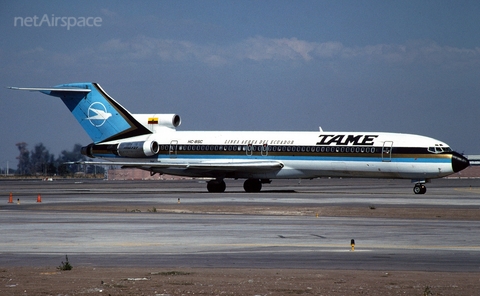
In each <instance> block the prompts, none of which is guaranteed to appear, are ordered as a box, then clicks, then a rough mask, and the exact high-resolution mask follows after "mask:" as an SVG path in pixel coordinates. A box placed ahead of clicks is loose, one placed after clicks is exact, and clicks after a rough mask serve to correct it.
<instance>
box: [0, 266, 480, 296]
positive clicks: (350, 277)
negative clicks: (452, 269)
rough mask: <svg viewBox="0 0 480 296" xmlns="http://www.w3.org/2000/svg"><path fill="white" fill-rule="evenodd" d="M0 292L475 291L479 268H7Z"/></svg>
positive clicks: (478, 290) (1, 272) (0, 276)
mask: <svg viewBox="0 0 480 296" xmlns="http://www.w3.org/2000/svg"><path fill="white" fill-rule="evenodd" d="M0 282H1V286H0V294H1V295H55V296H59V295H479V293H480V273H444V272H403V271H393V272H390V271H362V270H356V271H352V270H298V269H275V270H274V269H216V268H199V269H197V268H195V269H186V268H180V269H174V270H173V269H161V268H159V269H148V268H94V267H82V266H79V267H75V266H74V267H73V269H72V270H69V271H60V270H57V269H56V268H55V267H43V268H38V267H35V268H32V267H12V268H3V269H0Z"/></svg>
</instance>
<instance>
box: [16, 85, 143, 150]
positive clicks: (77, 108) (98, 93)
mask: <svg viewBox="0 0 480 296" xmlns="http://www.w3.org/2000/svg"><path fill="white" fill-rule="evenodd" d="M11 89H17V90H29V91H40V92H42V93H44V94H47V95H50V96H54V97H59V98H60V99H62V101H63V102H64V103H65V105H66V106H67V108H68V109H69V110H70V111H71V112H72V114H73V116H75V118H76V119H77V121H78V122H79V123H80V124H81V125H82V127H83V129H84V130H85V131H86V132H87V134H88V135H89V136H90V138H91V139H92V140H93V142H94V143H101V142H106V141H112V140H118V139H123V138H128V137H134V136H140V135H145V134H151V133H152V132H151V131H150V130H148V129H147V128H146V127H145V126H143V125H142V124H140V123H139V122H138V121H137V120H136V119H135V118H134V117H133V116H132V114H131V113H130V112H128V110H127V109H125V108H124V107H123V106H122V105H120V104H119V103H117V102H116V101H115V100H114V99H113V98H111V97H110V96H109V95H108V94H107V93H106V92H105V91H104V90H103V89H102V88H101V87H100V85H99V84H98V83H70V84H62V85H57V86H55V87H11Z"/></svg>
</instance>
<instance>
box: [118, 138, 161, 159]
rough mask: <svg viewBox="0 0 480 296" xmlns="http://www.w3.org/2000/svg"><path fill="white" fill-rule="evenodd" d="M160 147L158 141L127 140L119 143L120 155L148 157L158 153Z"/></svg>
mask: <svg viewBox="0 0 480 296" xmlns="http://www.w3.org/2000/svg"><path fill="white" fill-rule="evenodd" d="M159 149H160V147H159V145H158V143H157V142H156V141H143V142H142V141H140V142H125V143H120V144H118V148H117V153H118V156H123V157H147V156H153V155H155V154H157V153H158V151H159Z"/></svg>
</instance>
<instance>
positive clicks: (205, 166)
mask: <svg viewBox="0 0 480 296" xmlns="http://www.w3.org/2000/svg"><path fill="white" fill-rule="evenodd" d="M67 164H88V165H121V166H122V167H128V168H138V169H142V170H153V169H184V170H192V171H193V170H195V171H196V172H198V171H201V172H204V173H205V174H208V172H212V171H216V172H219V171H222V172H241V173H248V172H252V173H264V172H269V171H278V170H280V169H281V168H283V166H284V165H283V163H281V162H279V161H262V160H252V161H241V162H221V161H202V162H190V163H189V162H171V161H151V162H117V161H112V162H107V161H78V162H69V163H67Z"/></svg>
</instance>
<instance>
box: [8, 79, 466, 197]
mask: <svg viewBox="0 0 480 296" xmlns="http://www.w3.org/2000/svg"><path fill="white" fill-rule="evenodd" d="M10 89H15V90H28V91H40V92H42V93H44V94H47V95H50V96H54V97H59V98H60V99H61V100H62V101H63V102H64V103H65V105H66V106H67V107H68V109H69V110H70V111H71V112H72V114H73V116H75V118H76V119H77V120H78V122H79V123H80V124H81V125H82V127H83V128H84V129H85V131H86V132H87V133H88V135H89V136H90V137H91V139H92V140H93V143H91V144H89V145H87V146H85V147H83V148H82V154H84V155H86V156H88V157H90V158H99V159H104V160H108V161H112V162H114V163H115V164H117V165H121V166H122V167H128V168H138V169H142V170H147V171H150V173H151V174H152V175H153V174H155V173H160V174H171V175H179V176H190V177H210V178H212V180H210V181H209V182H208V183H207V189H208V191H209V192H224V191H225V188H226V185H225V181H224V179H225V178H235V179H237V178H239V179H246V181H245V183H244V185H243V187H244V189H245V191H247V192H258V191H260V190H261V188H262V184H263V183H270V182H271V180H272V179H294V178H295V179H299V178H300V179H311V178H317V177H364V178H396V179H411V180H412V181H413V182H414V183H415V186H414V188H413V191H414V193H415V194H424V193H425V192H426V187H425V185H424V184H425V183H426V182H428V181H429V180H430V179H434V178H441V177H445V176H448V175H450V174H453V173H455V172H459V171H461V170H463V169H465V168H466V167H468V166H469V161H468V159H467V158H465V157H464V156H462V155H461V154H459V153H457V152H454V151H452V149H450V147H449V146H448V145H447V144H445V143H443V142H441V141H439V140H436V139H432V138H429V137H425V136H419V135H412V134H401V133H384V132H324V131H317V132H250V131H249V132H241V131H215V132H214V131H176V128H177V127H178V126H179V125H180V122H181V120H180V117H179V116H178V115H176V114H131V113H130V112H128V111H127V109H125V108H124V107H123V106H122V105H120V104H119V103H117V102H116V101H115V100H114V99H113V98H111V97H110V96H109V95H108V94H107V93H106V92H105V91H104V90H103V89H102V88H101V87H100V85H99V84H98V83H71V84H62V85H58V86H55V87H42V88H32V87H10ZM81 163H84V164H105V162H98V161H84V162H81Z"/></svg>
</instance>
